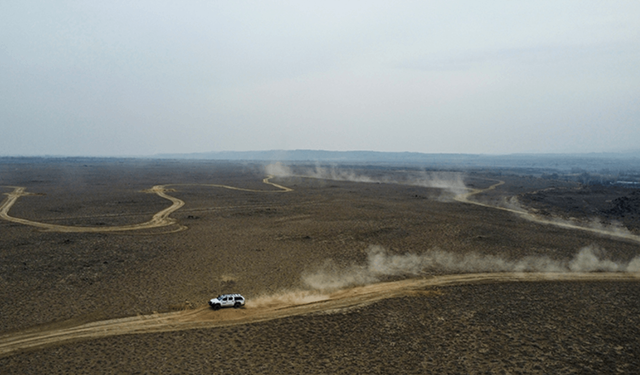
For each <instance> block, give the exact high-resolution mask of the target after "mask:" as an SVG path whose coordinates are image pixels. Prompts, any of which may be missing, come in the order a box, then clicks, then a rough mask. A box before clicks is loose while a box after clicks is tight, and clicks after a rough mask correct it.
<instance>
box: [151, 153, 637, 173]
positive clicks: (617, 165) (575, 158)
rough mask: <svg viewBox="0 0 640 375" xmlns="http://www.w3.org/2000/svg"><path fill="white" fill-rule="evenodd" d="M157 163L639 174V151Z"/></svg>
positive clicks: (215, 156)
mask: <svg viewBox="0 0 640 375" xmlns="http://www.w3.org/2000/svg"><path fill="white" fill-rule="evenodd" d="M152 158H154V159H192V160H193V159H201V160H230V161H260V162H319V163H338V164H342V163H358V164H359V163H375V164H391V165H398V164H404V165H416V166H424V167H445V168H482V167H487V168H533V169H539V170H547V169H548V170H572V169H573V170H576V171H579V170H588V171H595V170H604V169H610V170H638V171H640V151H634V152H624V153H584V154H510V155H483V154H426V153H419V152H378V151H325V150H270V151H222V152H205V153H192V154H158V155H154V156H152Z"/></svg>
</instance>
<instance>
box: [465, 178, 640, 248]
mask: <svg viewBox="0 0 640 375" xmlns="http://www.w3.org/2000/svg"><path fill="white" fill-rule="evenodd" d="M494 181H497V180H494ZM503 184H504V181H498V183H496V184H493V185H491V186H489V187H488V188H486V189H474V190H471V191H469V192H467V193H464V194H460V195H457V196H455V197H454V199H455V200H456V201H458V202H461V203H469V204H475V205H476V206H481V207H487V208H493V209H496V210H501V211H507V212H512V213H514V214H517V215H520V216H522V217H524V218H525V219H527V220H530V221H533V222H535V223H540V224H545V225H553V226H556V227H560V228H565V229H573V230H581V231H586V232H591V233H596V234H599V235H603V236H608V237H614V238H618V239H624V240H630V241H633V242H637V243H640V236H638V235H635V234H632V233H630V232H628V231H627V232H623V231H615V230H606V229H601V228H592V227H586V226H582V225H578V224H573V223H570V222H566V221H560V220H547V219H543V218H540V217H538V216H535V215H532V214H531V213H529V212H527V211H525V210H517V209H514V208H508V207H500V206H493V205H490V204H486V203H481V202H478V201H473V200H470V199H469V198H470V197H472V196H474V195H477V194H480V193H484V192H487V191H489V190H494V189H495V188H496V187H498V186H500V185H503Z"/></svg>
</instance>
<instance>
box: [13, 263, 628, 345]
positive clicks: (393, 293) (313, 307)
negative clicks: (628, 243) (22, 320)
mask: <svg viewBox="0 0 640 375" xmlns="http://www.w3.org/2000/svg"><path fill="white" fill-rule="evenodd" d="M638 280H640V274H638V273H478V274H460V275H445V276H434V277H430V278H424V279H409V280H401V281H394V282H387V283H378V284H371V285H365V286H360V287H355V288H351V289H344V290H340V291H336V292H333V293H330V294H313V293H311V292H291V293H289V294H283V295H279V296H271V297H265V298H258V299H257V300H255V301H254V302H253V304H248V305H247V306H246V307H245V308H242V309H238V310H236V309H226V310H221V311H213V310H211V309H209V308H208V307H201V308H197V309H194V310H185V311H179V312H171V313H164V314H153V315H141V316H134V317H129V318H121V319H112V320H104V321H99V322H93V323H88V324H82V325H77V326H73V327H66V328H50V329H47V328H35V329H31V330H27V331H23V332H19V333H15V334H10V335H4V336H0V357H5V356H9V355H11V354H13V353H15V352H18V351H22V350H30V349H31V350H32V349H40V348H45V347H49V346H56V345H61V344H65V343H71V342H77V341H85V340H92V339H97V338H102V337H108V336H117V335H127V334H143V333H154V332H170V331H181V330H189V329H196V328H214V327H224V326H230V325H238V324H248V323H256V322H263V321H268V320H273V319H280V318H284V317H289V316H294V315H305V314H311V313H322V312H331V311H332V310H337V309H344V308H349V307H354V306H358V305H363V304H368V303H371V302H375V301H379V300H382V299H386V298H393V297H401V296H412V295H420V294H429V293H430V292H433V289H431V290H430V288H433V287H439V286H449V285H469V284H480V283H499V282H532V281H534V282H535V281H638Z"/></svg>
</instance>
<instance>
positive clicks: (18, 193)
mask: <svg viewBox="0 0 640 375" xmlns="http://www.w3.org/2000/svg"><path fill="white" fill-rule="evenodd" d="M271 178H272V176H267V177H265V178H264V179H263V180H262V182H263V183H265V184H267V185H271V186H274V187H276V188H278V189H279V190H254V189H244V188H238V187H234V186H227V185H217V184H197V185H195V186H207V187H216V188H223V189H231V190H240V191H249V192H254V193H283V192H290V191H293V190H292V189H290V188H288V187H284V186H281V185H278V184H275V183H273V182H271V181H270V179H271ZM170 186H194V184H168V185H156V186H154V187H152V188H151V189H148V190H145V192H148V193H154V194H156V195H158V196H159V197H161V198H164V199H167V200H169V201H171V202H172V205H171V206H169V207H167V208H165V209H164V210H161V211H160V212H158V213H156V214H155V215H153V217H152V218H151V220H149V221H147V222H144V223H140V224H132V225H122V226H113V227H80V226H68V225H57V224H49V223H42V222H38V221H32V220H27V219H21V218H17V217H13V216H10V215H9V210H10V209H11V207H12V206H13V205H14V204H15V203H16V201H17V200H18V198H20V197H24V196H30V195H36V194H32V193H28V192H26V188H25V187H20V186H9V187H11V188H13V189H14V190H13V191H12V192H10V193H6V195H7V198H6V199H5V200H4V201H3V202H2V204H0V218H1V219H4V220H7V221H11V222H14V223H18V224H23V225H29V226H32V227H37V228H41V229H44V230H47V231H55V232H66V233H71V232H73V233H80V232H85V233H87V232H91V233H98V232H100V233H105V232H123V231H133V230H142V229H151V228H159V227H168V226H175V229H173V230H171V231H170V232H178V231H181V230H185V229H187V227H185V226H184V225H181V224H179V223H178V222H177V221H176V220H175V219H173V218H171V217H169V216H170V215H171V214H172V213H173V212H175V211H177V210H178V209H180V208H181V207H182V206H184V201H182V200H180V199H178V198H176V197H172V196H170V195H169V194H167V192H171V191H174V190H173V189H171V188H170Z"/></svg>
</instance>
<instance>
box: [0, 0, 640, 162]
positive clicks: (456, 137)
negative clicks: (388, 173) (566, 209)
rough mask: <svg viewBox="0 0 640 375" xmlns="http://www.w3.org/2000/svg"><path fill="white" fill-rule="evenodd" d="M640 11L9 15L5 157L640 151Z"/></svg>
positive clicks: (148, 8) (154, 9)
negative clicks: (298, 151)
mask: <svg viewBox="0 0 640 375" xmlns="http://www.w3.org/2000/svg"><path fill="white" fill-rule="evenodd" d="M639 20H640V1H637V0H631V1H615V0H611V1H602V0H599V1H591V0H576V1H566V0H553V1H545V0H537V1H506V0H505V1H475V0H474V1H438V2H436V1H426V0H423V1H335V2H334V1H326V0H323V1H314V2H312V1H251V2H249V1H166V2H163V1H156V0H154V1H133V2H131V1H49V0H47V1H23V0H21V1H2V2H0V132H1V133H0V155H91V156H116V155H130V156H134V155H149V154H155V153H191V152H207V151H229V150H234V151H247V150H270V149H325V150H341V151H344V150H375V151H414V152H425V153H441V152H445V153H490V154H496V153H498V154H500V153H516V152H601V151H619V150H630V149H635V150H637V149H640V146H639V144H640V22H639Z"/></svg>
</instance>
